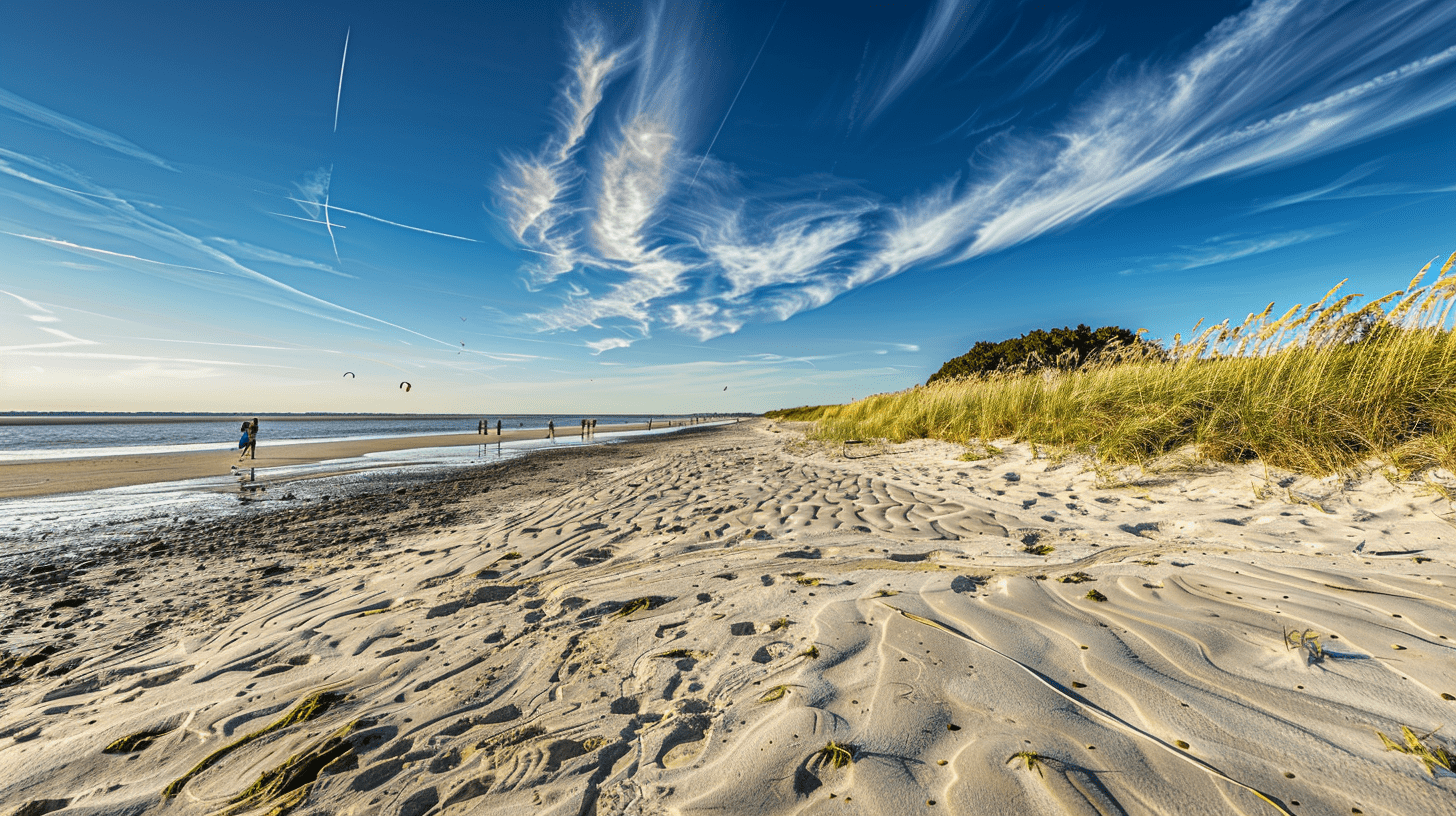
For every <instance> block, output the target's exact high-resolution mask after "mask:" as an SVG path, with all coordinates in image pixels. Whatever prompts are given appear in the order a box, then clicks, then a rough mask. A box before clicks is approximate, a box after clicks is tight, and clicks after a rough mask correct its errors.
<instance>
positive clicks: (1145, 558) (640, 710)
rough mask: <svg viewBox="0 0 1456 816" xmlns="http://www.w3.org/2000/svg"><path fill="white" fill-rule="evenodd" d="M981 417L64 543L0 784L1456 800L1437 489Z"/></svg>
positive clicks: (867, 805)
mask: <svg viewBox="0 0 1456 816" xmlns="http://www.w3.org/2000/svg"><path fill="white" fill-rule="evenodd" d="M998 446H999V447H1001V448H1002V452H1001V453H999V454H997V455H995V456H993V457H990V458H986V459H983V460H980V461H975V462H967V461H963V460H961V459H960V458H959V457H960V455H961V454H962V453H963V449H961V448H959V447H958V446H953V445H946V444H942V443H914V444H908V445H902V446H885V447H877V446H873V445H862V446H849V447H847V448H846V447H841V446H816V445H814V444H812V443H806V442H804V441H803V440H802V439H800V438H799V437H797V436H796V435H795V434H794V433H793V431H792V429H786V428H785V427H784V426H782V425H779V426H773V425H770V424H769V423H767V422H763V421H755V422H751V423H744V424H742V425H738V426H727V427H717V428H711V427H710V428H702V429H696V430H689V431H687V432H686V433H684V434H682V435H672V436H665V437H654V438H645V439H639V440H633V441H628V442H624V443H622V444H620V445H613V446H600V447H588V448H570V449H561V450H555V451H547V452H543V453H540V454H536V455H533V456H530V457H525V458H522V459H518V460H513V461H508V462H504V463H501V464H496V465H489V466H483V467H481V468H480V469H478V470H471V471H469V472H465V473H460V474H456V475H451V476H448V477H445V478H442V479H440V480H438V481H435V482H431V483H429V484H425V485H420V486H416V487H410V488H406V489H399V490H396V491H390V492H387V493H382V494H377V495H372V496H354V497H349V498H346V499H336V500H330V501H317V502H309V503H306V504H299V503H287V504H282V505H280V506H279V508H280V509H278V510H277V511H274V512H268V513H259V514H256V515H252V516H247V517H242V518H228V519H221V518H208V517H193V518H182V519H177V520H176V521H175V522H173V523H171V524H170V525H169V526H167V527H166V528H163V529H159V530H157V531H156V532H155V533H153V534H150V536H149V537H148V538H146V539H143V540H130V539H126V538H125V537H124V535H123V534H122V531H118V533H117V536H118V537H117V538H116V540H115V543H113V544H109V545H106V546H103V547H102V548H101V549H98V550H94V551H91V552H88V553H86V554H84V556H83V557H82V558H81V559H74V558H72V559H65V558H61V557H60V556H59V555H54V554H52V555H49V556H47V557H52V558H54V559H55V560H53V561H51V562H44V563H36V564H34V565H33V566H31V567H30V569H29V571H28V574H18V573H17V574H11V575H8V576H4V577H3V579H0V581H3V582H0V621H3V623H0V765H3V767H4V769H5V771H4V774H3V775H0V813H5V812H13V811H7V809H8V808H14V809H18V810H19V811H20V812H24V813H26V814H44V813H51V812H59V813H64V814H68V815H69V814H96V815H97V816H99V814H103V813H104V814H113V813H134V814H152V813H162V812H166V813H177V814H215V813H223V812H226V813H233V814H239V815H241V814H244V813H286V812H292V813H295V814H299V816H303V815H304V814H309V815H312V814H319V815H320V816H321V815H322V814H335V813H348V814H357V815H358V816H366V814H381V816H382V815H383V814H390V815H391V816H392V815H393V814H402V816H431V815H432V814H442V816H453V815H454V814H470V813H492V814H496V813H500V814H552V815H553V816H589V815H590V814H596V816H606V814H617V815H621V816H625V814H634V815H639V816H640V815H641V814H709V813H713V814H722V813H753V814H784V816H789V814H794V815H795V816H798V815H799V814H811V815H812V814H883V813H895V814H907V815H908V814H944V813H954V814H988V816H989V814H1005V813H1018V814H1045V815H1046V816H1061V815H1062V814H1069V813H1070V814H1087V815H1088V816H1093V815H1094V814H1097V815H1100V816H1107V815H1108V814H1162V815H1164V816H1173V815H1174V814H1177V815H1178V816H1182V815H1183V814H1206V815H1207V816H1226V814H1248V815H1249V816H1253V815H1254V814H1281V813H1282V814H1306V813H1308V814H1353V813H1362V814H1384V816H1397V814H1412V813H1444V812H1449V811H1450V810H1451V803H1452V802H1453V801H1456V799H1453V797H1456V776H1453V775H1451V774H1448V773H1446V772H1444V771H1438V772H1436V773H1428V772H1427V770H1426V769H1425V768H1424V767H1423V766H1422V764H1421V762H1420V761H1419V760H1417V759H1416V758H1415V757H1412V756H1409V755H1406V754H1402V753H1398V752H1393V751H1387V750H1386V749H1385V746H1384V745H1383V744H1382V742H1381V741H1380V739H1379V737H1378V736H1377V732H1383V733H1385V734H1387V735H1391V736H1394V737H1396V738H1397V739H1399V738H1400V735H1399V731H1400V728H1401V726H1403V725H1405V726H1409V727H1411V728H1412V729H1413V730H1414V731H1415V732H1416V733H1418V734H1425V733H1426V732H1429V731H1431V730H1432V729H1435V728H1437V727H1438V726H1440V725H1442V724H1445V723H1448V722H1451V721H1453V719H1456V647H1453V639H1456V569H1453V563H1456V548H1453V546H1452V543H1451V540H1452V538H1453V530H1452V527H1451V525H1450V524H1448V523H1447V522H1446V521H1445V519H1446V518H1448V517H1450V515H1451V512H1452V506H1451V502H1450V501H1448V500H1447V499H1446V498H1444V496H1443V494H1442V493H1441V491H1438V490H1435V489H1433V488H1429V486H1427V487H1425V488H1423V487H1422V486H1421V484H1415V483H1400V484H1393V483H1391V482H1390V481H1388V480H1386V479H1385V478H1384V477H1383V476H1381V475H1378V474H1376V473H1371V474H1369V475H1367V476H1359V477H1349V478H1344V479H1338V480H1327V481H1321V480H1312V479H1302V478H1295V477H1292V476H1290V475H1288V474H1279V473H1270V474H1267V476H1268V477H1269V479H1270V481H1266V480H1265V477H1266V474H1265V473H1264V471H1263V470H1262V468H1260V467H1258V466H1257V465H1248V466H1236V467H1209V466H1202V465H1194V466H1192V468H1191V469H1184V470H1182V471H1165V472H1161V473H1154V472H1147V473H1139V472H1137V471H1133V470H1130V471H1123V472H1121V473H1109V472H1107V471H1105V470H1104V471H1103V472H1102V473H1101V474H1099V473H1097V472H1096V471H1094V470H1092V469H1091V468H1089V467H1087V466H1086V465H1087V463H1085V462H1078V461H1077V460H1076V459H1075V458H1070V457H1069V458H1057V459H1048V458H1046V457H1045V456H1044V455H1038V453H1037V452H1036V451H1033V450H1031V449H1029V448H1028V447H1026V446H1022V445H1016V444H1012V443H1004V444H1003V443H998ZM1043 453H1044V451H1043ZM1431 478H1435V479H1437V480H1438V481H1440V480H1446V481H1450V479H1451V475H1450V474H1445V473H1437V474H1434V475H1432V476H1431ZM1440 483H1441V485H1442V487H1443V489H1447V490H1449V487H1450V485H1447V484H1446V483H1445V481H1441V482H1440ZM1447 495H1449V493H1448V494H1447ZM1291 632H1293V633H1303V634H1304V641H1303V645H1301V644H1300V642H1299V639H1298V637H1296V638H1295V639H1294V640H1293V642H1292V645H1291V641H1290V639H1289V637H1288V636H1289V634H1290V633H1291ZM1312 638H1314V639H1317V641H1318V648H1315V647H1314V646H1313V644H1314V643H1315V641H1314V640H1312ZM1446 730H1449V729H1446ZM1430 739H1431V740H1433V741H1435V742H1437V743H1440V744H1444V745H1446V746H1447V747H1448V748H1450V747H1451V741H1450V739H1449V737H1447V736H1445V730H1442V731H1439V732H1437V733H1436V735H1435V736H1434V737H1431V738H1430ZM1443 741H1444V742H1443Z"/></svg>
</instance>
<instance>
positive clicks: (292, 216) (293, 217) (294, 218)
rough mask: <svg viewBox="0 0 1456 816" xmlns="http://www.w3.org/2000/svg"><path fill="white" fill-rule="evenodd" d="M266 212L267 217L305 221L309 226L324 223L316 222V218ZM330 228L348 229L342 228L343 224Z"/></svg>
mask: <svg viewBox="0 0 1456 816" xmlns="http://www.w3.org/2000/svg"><path fill="white" fill-rule="evenodd" d="M266 212H267V213H268V214H269V215H276V216H278V217H279V218H292V219H293V220H294V221H307V222H308V223H310V224H322V223H324V222H322V221H320V220H318V219H317V218H304V217H302V216H299V215H289V214H287V213H279V212H273V211H272V210H267V211H266ZM332 226H335V227H338V228H339V229H348V227H346V226H344V225H343V224H333V225H332Z"/></svg>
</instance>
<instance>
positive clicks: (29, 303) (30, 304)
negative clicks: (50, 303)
mask: <svg viewBox="0 0 1456 816" xmlns="http://www.w3.org/2000/svg"><path fill="white" fill-rule="evenodd" d="M0 295H9V296H11V297H13V298H15V299H16V300H18V301H20V304H21V305H22V306H24V307H25V308H27V309H30V310H31V311H35V312H41V313H42V314H55V312H54V311H52V310H51V309H47V308H46V307H44V306H42V305H40V304H39V303H36V302H35V301H33V300H29V299H27V298H23V297H21V296H20V295H17V294H15V293H14V292H7V291H5V290H4V289H0Z"/></svg>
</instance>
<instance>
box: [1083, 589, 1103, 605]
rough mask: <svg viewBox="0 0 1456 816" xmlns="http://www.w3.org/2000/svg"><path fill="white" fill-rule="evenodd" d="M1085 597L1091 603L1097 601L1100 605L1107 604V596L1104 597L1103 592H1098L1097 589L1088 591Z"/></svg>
mask: <svg viewBox="0 0 1456 816" xmlns="http://www.w3.org/2000/svg"><path fill="white" fill-rule="evenodd" d="M1083 597H1084V598H1086V599H1087V600H1089V601H1096V602H1098V603H1106V602H1107V596H1106V595H1103V594H1102V593H1101V592H1098V591H1097V590H1095V589H1089V590H1087V594H1086V595H1084V596H1083Z"/></svg>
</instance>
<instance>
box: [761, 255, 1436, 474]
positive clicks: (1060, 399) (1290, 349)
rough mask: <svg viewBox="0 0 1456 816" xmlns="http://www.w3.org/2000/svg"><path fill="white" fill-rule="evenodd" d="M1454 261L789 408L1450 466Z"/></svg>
mask: <svg viewBox="0 0 1456 816" xmlns="http://www.w3.org/2000/svg"><path fill="white" fill-rule="evenodd" d="M1453 263H1456V253H1453V254H1452V256H1451V258H1450V259H1448V260H1447V261H1446V263H1445V265H1444V266H1443V267H1441V269H1440V272H1439V274H1438V275H1437V277H1436V279H1435V281H1433V282H1431V283H1430V284H1428V285H1426V286H1420V282H1421V281H1422V279H1423V278H1424V276H1425V275H1426V273H1427V271H1428V270H1429V269H1430V266H1431V264H1427V265H1426V268H1424V269H1422V270H1421V272H1420V274H1418V275H1417V276H1416V277H1415V279H1414V280H1412V281H1411V283H1410V285H1409V286H1408V287H1407V288H1406V289H1405V290H1402V291H1399V292H1392V293H1391V294H1389V295H1386V296H1384V297H1382V298H1379V299H1376V300H1374V301H1372V302H1370V303H1367V304H1365V305H1363V306H1359V307H1358V308H1357V307H1356V306H1355V305H1354V302H1355V299H1356V298H1358V297H1361V296H1360V295H1344V296H1342V297H1339V298H1336V295H1337V294H1338V293H1339V290H1340V289H1341V287H1342V286H1343V285H1344V284H1343V282H1342V283H1341V284H1340V285H1337V286H1336V287H1335V288H1334V289H1331V290H1330V292H1329V293H1328V294H1326V295H1325V297H1324V298H1323V299H1321V300H1320V301H1318V302H1317V303H1314V304H1312V305H1310V306H1307V307H1306V306H1303V305H1296V306H1295V307H1294V308H1292V309H1290V310H1288V311H1287V312H1285V313H1284V314H1283V315H1282V316H1279V317H1277V318H1274V317H1273V314H1272V312H1273V304H1272V303H1271V304H1270V305H1269V306H1268V307H1267V308H1265V309H1264V311H1262V312H1260V313H1257V314H1251V315H1249V317H1248V319H1247V320H1245V321H1244V322H1243V323H1242V324H1241V325H1237V326H1230V325H1229V321H1227V320H1225V321H1224V322H1223V323H1220V324H1218V325H1214V326H1210V327H1208V328H1206V329H1203V330H1202V331H1199V330H1198V327H1197V326H1195V327H1194V334H1193V335H1192V337H1191V338H1190V339H1189V340H1187V341H1185V340H1184V339H1183V338H1182V337H1181V336H1180V335H1175V336H1174V342H1173V344H1172V345H1171V347H1169V348H1167V349H1164V348H1162V347H1161V346H1156V345H1153V344H1151V343H1145V342H1143V341H1141V340H1139V339H1137V338H1136V337H1135V338H1133V341H1132V342H1126V341H1124V340H1122V339H1115V340H1114V341H1112V342H1109V343H1107V344H1106V345H1105V346H1104V347H1103V348H1101V349H1100V350H1098V351H1096V352H1093V353H1090V354H1088V355H1087V357H1086V359H1085V360H1083V361H1082V362H1081V364H1080V365H1078V366H1076V367H1071V366H1068V367H1062V368H1046V369H1043V370H1040V371H1027V370H1026V367H1024V366H1023V367H1020V368H1018V369H1012V370H1007V369H1005V368H1002V369H1001V370H999V371H992V372H989V373H978V374H974V375H971V376H965V377H958V378H945V379H938V380H936V379H933V380H932V382H931V383H929V384H927V385H925V386H917V387H915V388H912V389H910V390H908V391H902V392H900V393H896V394H882V395H877V396H874V397H870V398H867V399H864V400H860V401H858V402H854V403H850V404H848V405H841V406H821V407H817V408H813V409H793V411H797V412H805V413H803V414H802V415H797V416H794V417H793V418H795V419H798V418H803V419H813V420H816V422H817V424H816V426H815V429H814V431H813V434H814V435H815V436H817V437H819V438H823V439H829V440H844V439H855V438H884V439H890V440H893V441H904V440H907V439H915V438H935V439H944V440H948V441H954V442H963V443H964V442H970V441H971V440H974V439H982V440H988V439H999V438H1008V437H1009V438H1016V439H1020V440H1023V441H1028V442H1034V443H1038V444H1046V445H1054V446H1060V447H1062V448H1064V449H1069V450H1075V451H1083V452H1087V453H1091V454H1093V455H1094V456H1096V457H1097V458H1098V459H1100V460H1103V461H1107V462H1111V463H1117V464H1124V463H1140V462H1145V461H1147V460H1148V459H1150V458H1152V457H1155V456H1157V455H1159V454H1163V453H1166V452H1169V451H1172V450H1174V449H1177V448H1181V447H1183V446H1185V445H1192V446H1194V447H1195V449H1196V450H1197V452H1198V453H1199V455H1201V456H1205V457H1207V458H1209V459H1213V460H1217V461H1242V460H1248V459H1254V458H1257V459H1260V460H1262V461H1263V462H1265V463H1266V464H1268V465H1271V466H1274V467H1280V468H1285V469H1289V470H1293V471H1298V472H1303V473H1310V474H1319V475H1323V474H1329V473H1336V472H1340V471H1343V470H1346V469H1348V468H1351V467H1354V466H1356V465H1358V464H1360V463H1361V462H1363V461H1366V460H1368V459H1369V458H1371V457H1380V458H1382V459H1384V460H1385V461H1386V462H1387V463H1389V464H1390V465H1392V466H1394V467H1396V468H1397V469H1398V470H1400V471H1403V472H1411V471H1415V470H1420V469H1423V468H1427V467H1432V466H1437V465H1439V466H1444V467H1448V468H1452V469H1456V333H1453V331H1452V330H1451V329H1450V328H1448V318H1449V316H1450V311H1451V308H1452V306H1453V305H1456V275H1448V273H1450V272H1451V268H1452V265H1453ZM1201 323H1202V322H1201V321H1200V325H1201ZM1083 328H1085V327H1083ZM785 413H791V412H785ZM811 414H812V415H811ZM783 418H785V419H787V418H789V417H788V416H785V417H783Z"/></svg>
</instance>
